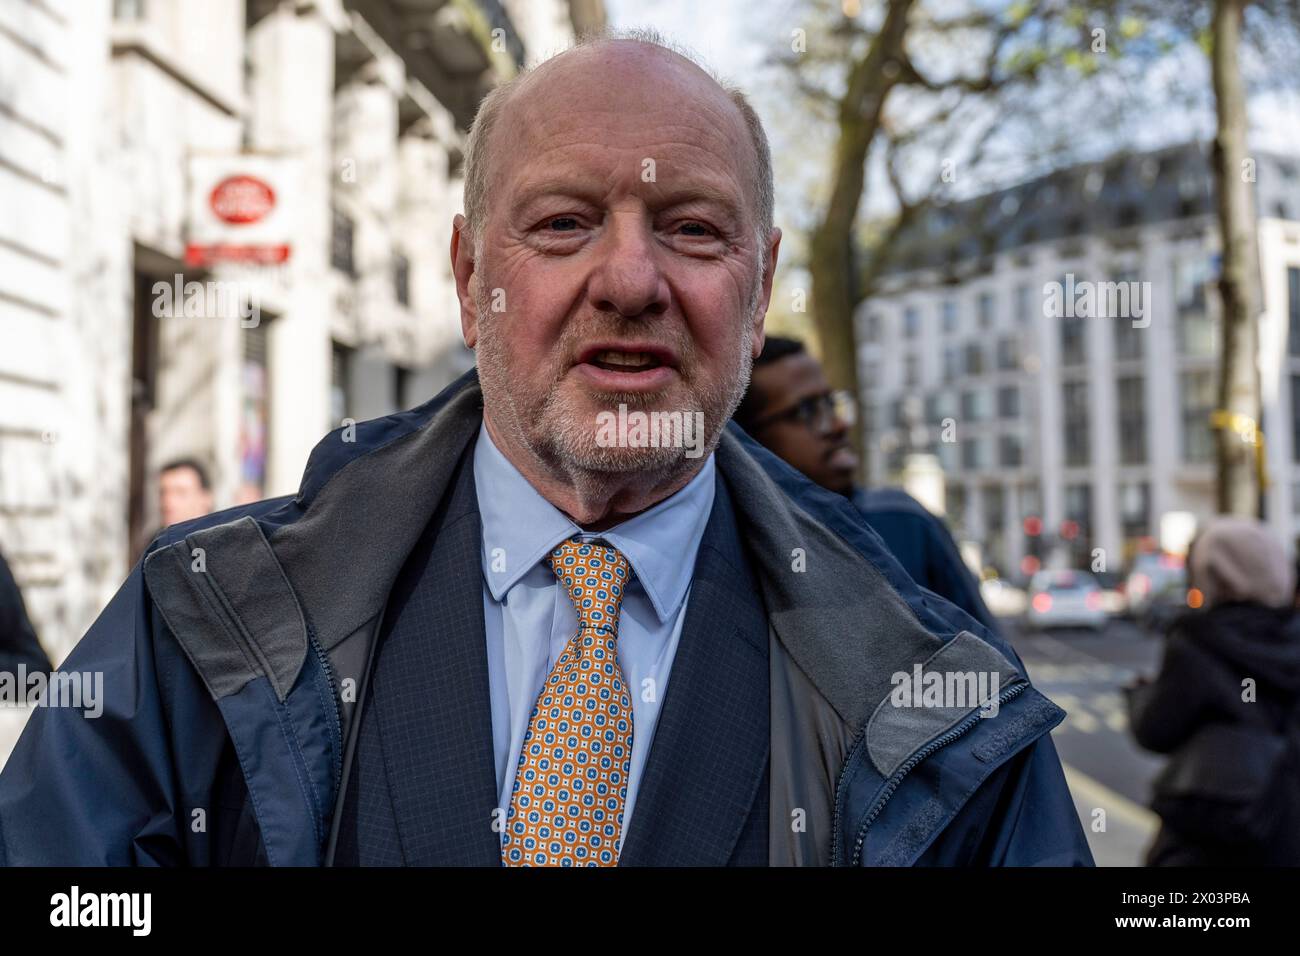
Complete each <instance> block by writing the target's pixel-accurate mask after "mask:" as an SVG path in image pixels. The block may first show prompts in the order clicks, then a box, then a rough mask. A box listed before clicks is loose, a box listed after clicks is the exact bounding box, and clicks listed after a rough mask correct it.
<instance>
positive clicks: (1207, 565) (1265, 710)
mask: <svg viewBox="0 0 1300 956" xmlns="http://www.w3.org/2000/svg"><path fill="white" fill-rule="evenodd" d="M1188 567H1189V584H1190V586H1191V587H1192V588H1193V589H1195V591H1199V592H1200V595H1201V598H1202V605H1203V607H1202V609H1201V610H1199V611H1193V612H1190V613H1187V614H1184V615H1182V616H1180V617H1179V618H1178V619H1176V620H1175V621H1174V623H1173V624H1172V625H1171V626H1170V630H1169V634H1168V637H1167V643H1166V646H1165V654H1164V660H1163V662H1162V664H1161V668H1160V673H1159V675H1158V676H1157V677H1156V678H1155V680H1154V681H1151V680H1145V679H1142V680H1139V681H1138V683H1137V684H1135V685H1134V686H1132V687H1129V688H1126V690H1127V691H1128V697H1129V700H1128V703H1129V720H1130V724H1131V726H1132V728H1133V734H1134V736H1135V737H1136V738H1137V741H1138V743H1140V744H1141V745H1142V746H1143V747H1145V748H1147V749H1148V750H1153V751H1155V752H1157V753H1168V754H1171V755H1172V756H1171V758H1170V761H1169V763H1168V764H1167V765H1166V767H1165V769H1164V771H1163V772H1162V773H1161V775H1160V776H1159V777H1158V778H1157V780H1156V781H1155V785H1154V794H1155V797H1154V800H1153V804H1152V807H1153V809H1155V810H1156V812H1157V813H1159V814H1160V816H1161V821H1162V824H1161V828H1160V833H1159V835H1158V836H1157V838H1156V841H1155V843H1154V844H1153V845H1152V847H1151V849H1150V851H1149V852H1148V855H1147V864H1148V865H1149V866H1234V865H1235V866H1244V865H1300V723H1298V721H1300V711H1298V710H1297V707H1298V705H1300V630H1297V622H1296V619H1295V612H1294V608H1293V607H1292V600H1293V594H1294V588H1295V569H1294V567H1293V565H1292V564H1291V563H1290V562H1289V561H1287V559H1286V555H1285V554H1284V552H1283V549H1282V545H1281V543H1280V542H1279V541H1278V540H1277V538H1276V537H1274V535H1273V534H1272V533H1271V532H1270V531H1269V530H1268V528H1267V527H1266V526H1265V525H1264V524H1262V523H1261V522H1259V521H1255V520H1253V519H1247V518H1237V517H1226V516H1225V517H1219V518H1215V519H1214V520H1213V521H1211V522H1210V523H1209V525H1208V526H1207V527H1206V528H1205V530H1204V531H1203V532H1202V533H1201V534H1200V535H1199V536H1198V537H1197V539H1196V541H1195V542H1194V543H1193V546H1192V549H1191V554H1190V555H1189V559H1188ZM1193 593H1194V592H1193Z"/></svg>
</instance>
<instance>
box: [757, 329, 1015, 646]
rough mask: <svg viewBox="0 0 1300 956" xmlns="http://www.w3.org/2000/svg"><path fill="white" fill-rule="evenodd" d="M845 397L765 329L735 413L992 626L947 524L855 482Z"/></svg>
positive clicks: (918, 573)
mask: <svg viewBox="0 0 1300 956" xmlns="http://www.w3.org/2000/svg"><path fill="white" fill-rule="evenodd" d="M845 404H846V398H845V396H844V395H843V393H837V392H834V391H832V389H831V386H830V383H829V382H828V381H827V379H826V372H825V371H824V370H823V369H822V365H821V363H820V362H818V361H817V359H815V358H813V356H812V355H811V354H809V352H808V351H807V350H806V349H805V348H804V344H803V343H802V342H800V341H799V340H798V339H791V338H783V337H781V336H776V335H769V336H768V337H767V340H766V341H765V342H764V344H763V351H762V353H760V355H759V356H758V358H756V359H755V360H754V369H753V373H752V376H751V378H750V382H749V390H748V392H746V394H745V398H744V400H743V401H742V402H741V403H740V407H739V408H738V409H737V410H736V414H735V419H736V423H737V424H738V425H740V427H741V428H743V429H745V431H747V432H748V433H749V434H750V435H751V436H753V437H754V438H755V439H757V440H758V442H759V443H760V444H762V445H764V446H766V447H767V449H768V450H769V451H771V452H773V453H775V454H776V456H777V457H778V458H781V459H783V460H784V461H785V462H786V464H788V465H790V466H792V467H793V468H795V469H797V470H798V471H801V472H803V473H804V474H805V475H807V476H808V477H809V478H811V479H812V480H813V481H815V482H817V484H819V485H821V486H822V487H823V488H826V489H828V490H830V491H834V492H836V493H837V494H841V495H844V497H846V498H848V499H849V500H850V501H852V502H853V504H854V506H855V507H856V508H857V509H858V511H859V512H861V513H862V515H863V517H865V518H866V519H867V523H868V524H869V525H870V526H871V528H872V530H873V531H875V532H876V534H878V535H880V537H881V538H883V539H884V542H885V546H886V547H887V548H888V549H889V551H890V552H891V553H892V554H893V556H894V557H895V558H897V559H898V563H899V564H901V565H902V566H903V570H905V571H906V572H907V573H908V576H909V577H911V579H912V580H913V581H915V582H916V583H917V584H919V585H921V587H923V588H926V589H927V590H930V591H933V592H934V593H935V594H938V595H939V596H940V597H944V598H947V599H948V600H949V601H950V602H952V603H953V604H955V605H956V606H957V607H959V608H961V609H962V610H963V611H965V612H966V613H967V614H969V615H970V616H971V617H973V618H975V620H977V621H979V622H980V623H981V624H983V625H984V626H985V627H987V628H989V629H990V630H996V628H997V624H996V622H995V620H994V618H993V615H992V614H991V613H989V609H988V607H987V606H986V605H985V604H984V601H983V599H982V598H981V597H980V592H979V585H978V583H977V582H976V580H975V576H974V575H973V574H971V572H970V569H969V568H967V567H966V564H965V562H963V561H962V559H961V554H960V552H958V550H957V544H956V542H955V541H953V538H952V534H951V533H950V532H949V531H948V528H947V526H946V525H944V523H943V522H942V521H940V520H939V519H938V518H937V517H935V516H934V515H933V514H931V513H930V512H929V511H927V510H926V509H925V506H923V505H922V504H921V503H920V502H919V501H917V500H916V499H915V498H913V497H912V496H911V495H909V494H908V493H907V492H906V491H904V490H903V489H901V488H871V489H867V488H862V487H860V486H859V485H857V484H855V483H854V480H853V478H854V472H855V471H856V469H857V467H858V456H857V455H856V454H855V453H854V451H853V448H852V446H851V445H850V444H849V425H850V422H849V421H848V412H847V411H846V410H844V405H845Z"/></svg>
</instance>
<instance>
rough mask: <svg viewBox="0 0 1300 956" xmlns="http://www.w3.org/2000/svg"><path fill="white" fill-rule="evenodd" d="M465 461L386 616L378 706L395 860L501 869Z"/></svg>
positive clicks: (473, 511) (475, 518) (473, 510)
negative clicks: (393, 823) (395, 835)
mask: <svg viewBox="0 0 1300 956" xmlns="http://www.w3.org/2000/svg"><path fill="white" fill-rule="evenodd" d="M470 449H471V452H468V453H466V454H465V455H464V457H463V459H462V462H461V465H460V471H459V474H458V475H457V476H456V477H455V478H454V479H453V489H454V490H453V491H452V493H451V496H450V500H449V501H448V504H447V508H446V509H445V512H444V514H443V516H442V518H441V520H439V518H438V517H436V516H435V518H434V520H433V521H432V522H430V529H429V530H428V531H427V532H426V533H425V535H424V536H423V537H422V538H421V540H420V542H419V543H418V544H417V545H416V547H415V549H414V550H413V551H412V553H411V557H410V559H408V561H407V563H406V565H405V567H404V568H403V569H402V572H401V575H400V577H399V578H398V581H397V583H396V585H395V586H394V588H393V591H392V595H391V596H390V598H389V604H388V609H387V612H386V621H385V630H386V631H387V633H386V635H384V637H383V644H382V645H381V647H380V654H379V657H378V659H377V661H376V664H375V667H376V672H375V678H374V691H373V693H374V696H373V698H372V699H373V701H374V706H375V712H376V714H377V716H378V720H379V732H380V740H381V744H382V750H383V759H384V766H385V769H386V776H387V779H388V788H389V793H390V794H391V796H392V806H393V817H394V819H395V820H396V824H397V832H398V838H399V841H400V843H401V848H402V857H403V859H404V860H405V861H406V862H407V863H408V864H412V865H417V866H424V865H452V866H455V865H479V866H483V865H499V864H500V855H501V851H500V843H499V836H498V834H497V833H496V832H494V831H493V829H492V823H493V811H494V810H495V809H496V805H497V785H496V766H495V762H494V759H493V749H492V710H491V696H490V688H489V683H488V665H487V644H486V637H485V631H484V624H483V584H482V577H481V574H480V570H479V569H480V536H481V532H480V522H479V513H478V503H477V500H476V498H475V492H474V469H473V463H472V449H473V442H471V443H470Z"/></svg>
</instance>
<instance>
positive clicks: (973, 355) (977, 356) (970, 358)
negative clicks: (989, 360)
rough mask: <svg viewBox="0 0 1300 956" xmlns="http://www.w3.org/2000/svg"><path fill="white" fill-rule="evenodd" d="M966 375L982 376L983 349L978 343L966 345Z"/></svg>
mask: <svg viewBox="0 0 1300 956" xmlns="http://www.w3.org/2000/svg"><path fill="white" fill-rule="evenodd" d="M966 374H967V375H983V374H984V347H983V346H982V345H980V343H979V342H967V343H966Z"/></svg>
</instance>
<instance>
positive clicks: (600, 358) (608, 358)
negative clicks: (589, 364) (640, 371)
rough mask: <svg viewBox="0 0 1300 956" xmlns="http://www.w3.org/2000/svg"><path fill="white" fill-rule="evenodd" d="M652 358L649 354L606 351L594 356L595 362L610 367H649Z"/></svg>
mask: <svg viewBox="0 0 1300 956" xmlns="http://www.w3.org/2000/svg"><path fill="white" fill-rule="evenodd" d="M652 358H653V357H652V356H651V355H650V353H649V352H613V351H610V350H608V349H606V350H605V351H604V352H598V353H597V354H596V361H597V362H608V363H609V364H610V365H633V366H635V365H649V364H650V362H651V361H652Z"/></svg>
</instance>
